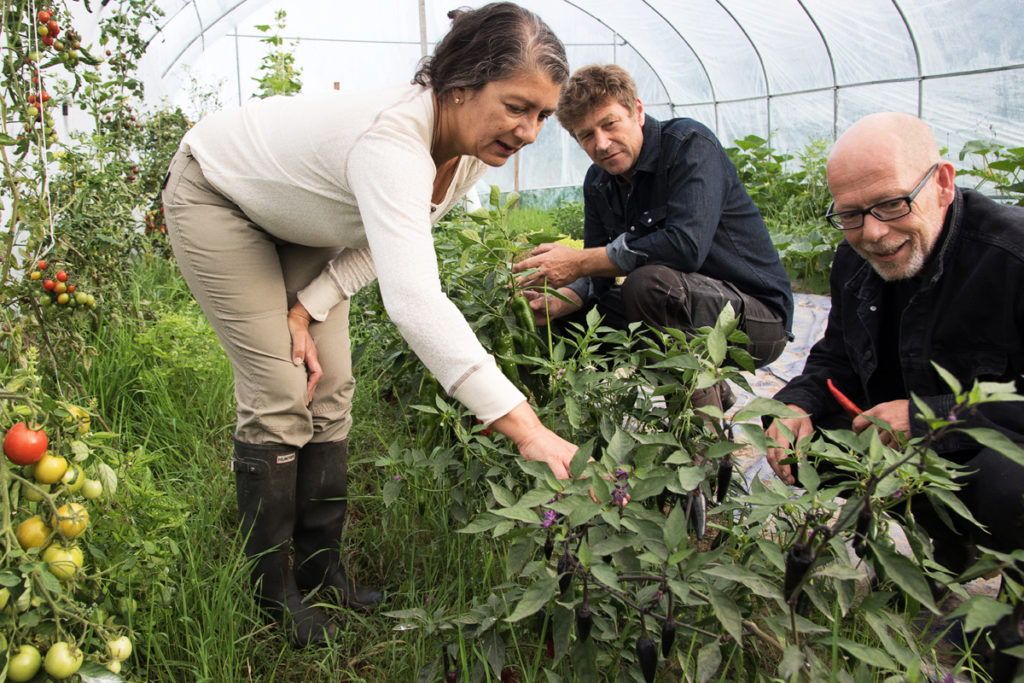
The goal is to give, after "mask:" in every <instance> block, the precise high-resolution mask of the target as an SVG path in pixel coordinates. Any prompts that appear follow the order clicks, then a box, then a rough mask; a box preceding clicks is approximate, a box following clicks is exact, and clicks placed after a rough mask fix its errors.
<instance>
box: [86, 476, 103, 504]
mask: <svg viewBox="0 0 1024 683" xmlns="http://www.w3.org/2000/svg"><path fill="white" fill-rule="evenodd" d="M82 495H83V496H85V499H86V500H95V499H96V498H99V497H100V496H102V495H103V484H101V483H100V482H98V481H97V480H95V479H86V480H85V482H84V483H83V484H82Z"/></svg>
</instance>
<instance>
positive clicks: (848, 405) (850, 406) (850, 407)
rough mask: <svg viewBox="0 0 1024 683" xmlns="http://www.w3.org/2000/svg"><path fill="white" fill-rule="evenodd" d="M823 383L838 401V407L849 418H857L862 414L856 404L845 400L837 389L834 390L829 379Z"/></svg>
mask: <svg viewBox="0 0 1024 683" xmlns="http://www.w3.org/2000/svg"><path fill="white" fill-rule="evenodd" d="M825 383H826V384H827V385H828V390H829V391H831V392H832V396H834V397H835V399H836V400H837V401H839V405H840V406H842V408H843V410H845V411H846V414H847V415H849V416H850V417H857V416H858V415H860V414H861V413H863V412H864V411H863V410H861V409H860V408H858V407H857V404H856V403H854V402H853V401H851V400H850V399H849V398H847V397H846V394H844V393H843V392H841V391H839V389H837V388H836V385H835V384H832V380H831V379H826V380H825Z"/></svg>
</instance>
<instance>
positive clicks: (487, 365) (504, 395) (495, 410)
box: [448, 356, 526, 425]
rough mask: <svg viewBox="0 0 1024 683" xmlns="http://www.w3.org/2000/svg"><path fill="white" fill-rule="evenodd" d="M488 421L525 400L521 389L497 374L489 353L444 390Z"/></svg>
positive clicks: (479, 417) (499, 373)
mask: <svg viewBox="0 0 1024 683" xmlns="http://www.w3.org/2000/svg"><path fill="white" fill-rule="evenodd" d="M448 393H449V394H450V395H451V397H452V398H454V399H455V400H457V401H458V402H459V403H461V404H462V405H464V406H466V407H467V408H469V409H470V410H471V411H473V414H474V415H476V416H477V418H478V419H479V420H480V421H481V422H482V423H484V424H485V425H489V424H491V423H492V422H494V421H495V420H497V419H498V418H499V417H501V416H502V415H505V414H507V413H508V412H509V411H511V410H512V409H513V408H515V407H516V406H517V405H519V404H520V403H522V402H523V401H525V400H526V397H525V396H524V395H523V392H521V391H519V389H517V388H516V385H514V384H512V382H511V381H510V380H509V379H508V378H507V377H505V375H503V374H501V371H500V370H499V369H498V366H497V364H495V362H494V358H493V357H492V356H488V357H487V360H485V361H484V362H483V363H481V364H480V365H478V366H476V367H475V368H473V369H471V370H469V372H467V373H466V374H465V375H464V376H463V377H462V378H461V379H459V380H458V381H457V382H456V383H455V385H454V386H452V388H451V389H450V390H449V392H448Z"/></svg>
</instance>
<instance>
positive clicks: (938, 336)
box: [775, 188, 1024, 453]
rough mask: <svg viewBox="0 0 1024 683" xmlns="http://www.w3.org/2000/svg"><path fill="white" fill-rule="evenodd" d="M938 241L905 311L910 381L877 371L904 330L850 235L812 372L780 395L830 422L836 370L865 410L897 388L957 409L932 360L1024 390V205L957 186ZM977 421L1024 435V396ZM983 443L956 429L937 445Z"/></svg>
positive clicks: (919, 429)
mask: <svg viewBox="0 0 1024 683" xmlns="http://www.w3.org/2000/svg"><path fill="white" fill-rule="evenodd" d="M936 249H937V250H938V253H937V254H935V255H934V256H933V257H932V258H929V262H928V264H927V265H926V266H925V269H924V271H923V277H922V278H921V280H920V285H919V286H918V287H917V288H916V291H913V292H912V293H911V295H910V298H909V303H907V305H906V307H905V308H904V309H903V312H902V315H901V316H900V323H899V338H898V359H899V366H900V368H901V371H902V385H901V384H900V382H899V379H898V378H893V377H891V376H876V373H877V372H879V352H880V350H881V347H882V345H883V343H884V340H885V338H884V337H883V335H891V334H896V330H895V329H893V328H892V326H891V325H890V326H886V325H883V324H882V320H881V311H882V310H884V307H885V304H886V299H885V297H886V296H887V292H889V291H891V287H889V285H887V284H886V283H885V282H884V281H883V280H882V279H881V278H880V277H879V276H878V275H877V274H876V273H875V271H874V269H873V268H872V267H871V265H870V264H869V263H868V262H867V261H865V260H864V259H862V258H861V257H860V256H858V255H857V253H856V252H855V251H854V250H853V248H852V247H851V246H850V245H849V244H848V243H847V242H846V241H843V242H842V243H840V245H839V247H838V249H837V251H836V256H835V259H834V260H833V263H832V274H831V288H832V308H831V310H830V312H829V318H828V326H827V328H826V330H825V336H824V337H823V338H822V339H821V341H819V342H818V343H817V344H815V345H814V347H813V348H812V349H811V351H810V354H809V355H808V357H807V363H806V365H805V366H804V370H803V373H802V374H801V375H799V376H798V377H796V378H794V379H793V380H792V381H791V382H790V383H789V384H788V385H787V386H786V387H785V388H783V389H782V390H781V391H779V392H778V393H777V394H776V395H775V398H776V399H777V400H779V401H782V402H784V403H793V404H796V405H798V406H800V407H801V408H803V409H804V410H806V411H807V412H808V413H810V415H811V418H812V420H820V418H821V417H823V416H825V415H829V414H832V413H835V412H837V411H838V404H837V403H836V401H835V399H833V398H832V396H831V394H830V393H829V391H828V389H827V387H826V384H825V380H826V379H828V378H831V379H832V380H833V382H835V384H836V385H837V386H838V387H839V388H840V389H841V390H842V391H843V392H844V393H846V394H847V395H848V396H849V397H850V398H851V399H853V401H854V403H856V404H857V405H858V406H859V407H860V408H861V409H862V410H867V409H869V408H871V407H872V406H874V405H876V404H877V403H880V402H882V401H885V400H892V399H893V395H892V393H893V391H896V392H898V393H902V394H903V395H902V398H909V397H910V394H914V395H916V396H918V397H920V398H921V399H923V400H924V401H925V402H926V403H927V404H928V406H929V407H930V408H931V409H932V410H933V411H934V412H935V414H936V415H948V414H949V412H950V409H951V408H952V407H953V394H952V393H951V392H950V390H949V388H948V387H947V385H946V384H945V383H944V382H943V380H942V378H941V377H940V375H939V373H938V372H936V371H935V369H934V368H933V367H932V363H936V364H938V365H939V366H941V367H943V368H945V369H946V370H948V371H949V372H951V373H952V374H953V376H955V377H956V379H957V380H959V381H960V383H961V384H962V385H964V388H965V389H966V388H969V387H970V386H971V384H972V383H973V382H974V380H982V381H1001V382H1005V381H1015V382H1016V383H1017V385H1016V386H1017V392H1018V393H1024V379H1022V375H1024V207H1017V206H1006V205H1002V204H999V203H996V202H994V201H992V200H990V199H988V198H986V197H984V196H983V195H981V194H979V193H978V192H975V191H973V190H963V189H960V188H957V190H956V195H955V198H954V200H953V203H952V204H951V205H950V207H949V209H948V211H947V214H946V222H945V225H944V226H943V232H942V236H941V237H940V241H939V242H938V243H937V245H936ZM889 339H890V340H891V339H892V338H891V337H889ZM885 394H888V395H885ZM916 412H917V411H916V409H915V408H914V406H913V404H911V413H912V414H916ZM967 422H968V425H967V426H974V427H991V428H995V429H997V430H999V431H1001V432H1003V433H1004V434H1006V435H1007V436H1008V437H1010V438H1011V439H1012V440H1014V441H1016V442H1017V443H1024V402H1005V403H997V404H987V405H985V406H982V407H981V408H980V409H979V410H978V411H977V413H976V414H974V415H972V416H970V417H968V418H967ZM924 431H925V426H924V424H923V423H922V422H921V421H920V420H917V419H915V420H913V421H912V423H911V435H912V436H921V435H923V434H924ZM978 448H979V447H978V445H977V443H976V442H974V441H973V440H972V439H970V438H969V437H966V436H964V435H962V434H951V435H949V436H948V437H947V438H946V439H943V440H942V442H940V443H939V444H938V448H937V450H938V451H939V452H942V453H951V452H954V451H968V452H969V451H977V450H978Z"/></svg>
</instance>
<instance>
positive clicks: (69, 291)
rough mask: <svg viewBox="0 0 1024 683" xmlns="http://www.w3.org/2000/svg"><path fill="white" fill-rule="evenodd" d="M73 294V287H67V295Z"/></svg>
mask: <svg viewBox="0 0 1024 683" xmlns="http://www.w3.org/2000/svg"><path fill="white" fill-rule="evenodd" d="M74 292H75V286H74V285H68V294H74Z"/></svg>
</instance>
